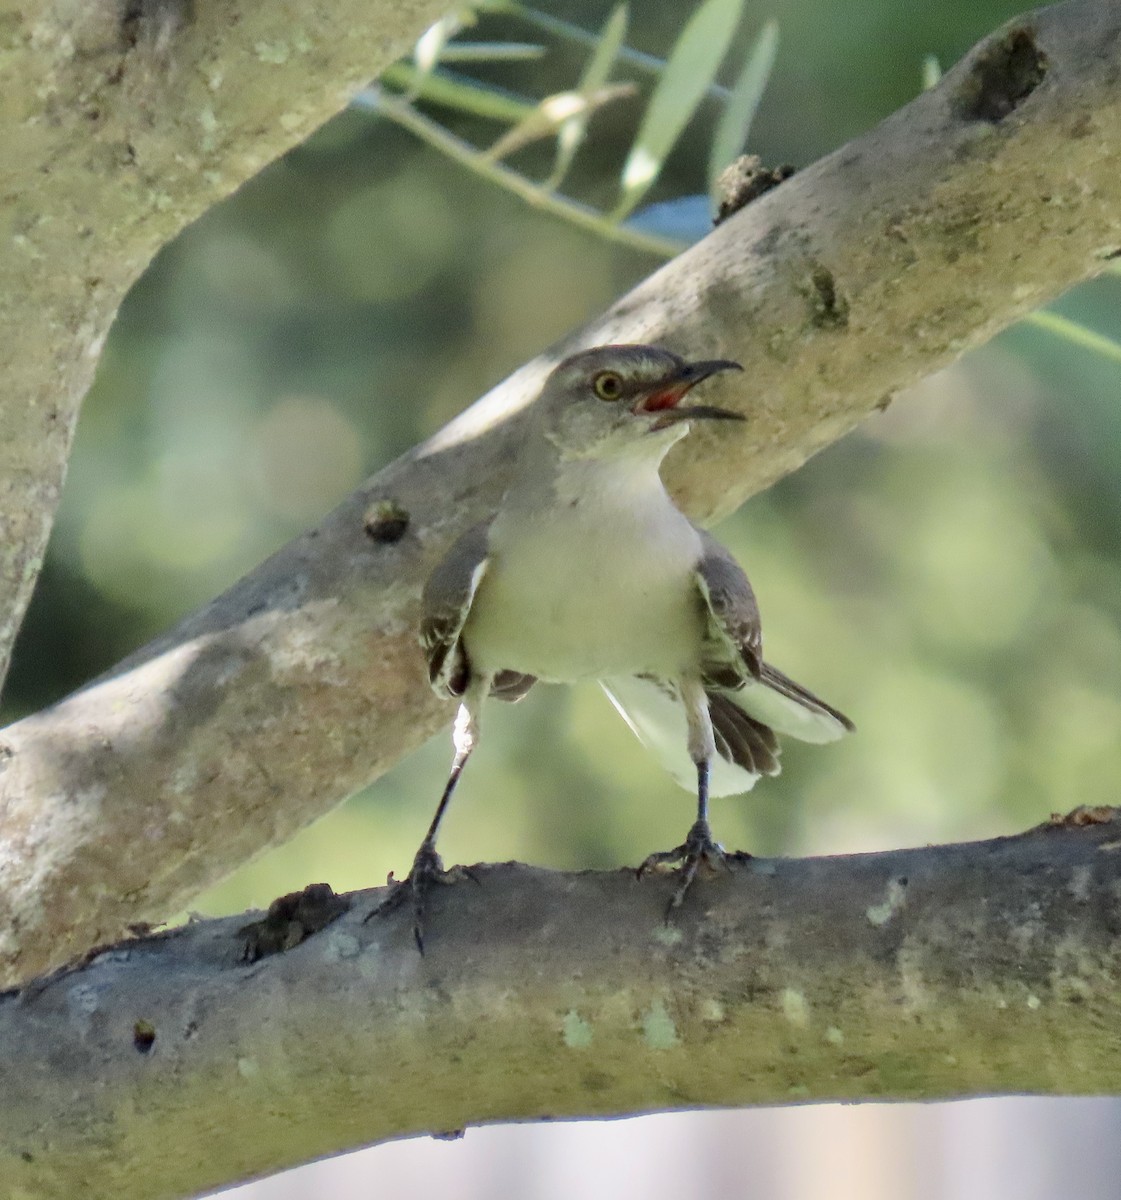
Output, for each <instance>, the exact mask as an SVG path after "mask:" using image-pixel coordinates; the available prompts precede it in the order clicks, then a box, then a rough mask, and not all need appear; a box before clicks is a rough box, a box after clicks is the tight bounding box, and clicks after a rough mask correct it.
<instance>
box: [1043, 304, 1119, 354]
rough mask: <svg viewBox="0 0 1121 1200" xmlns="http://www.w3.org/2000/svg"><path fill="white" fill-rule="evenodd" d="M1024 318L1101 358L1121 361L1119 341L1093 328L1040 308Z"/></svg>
mask: <svg viewBox="0 0 1121 1200" xmlns="http://www.w3.org/2000/svg"><path fill="white" fill-rule="evenodd" d="M1024 320H1025V321H1026V322H1027V323H1028V324H1030V325H1035V326H1036V327H1037V328H1039V329H1046V330H1047V332H1048V333H1052V334H1054V335H1055V336H1056V337H1060V338H1062V339H1063V341H1066V342H1072V343H1073V344H1074V345H1075V346H1079V347H1080V348H1081V349H1083V350H1092V351H1093V352H1094V353H1095V354H1100V355H1102V357H1103V358H1108V359H1112V360H1113V362H1121V342H1115V341H1114V340H1113V339H1112V338H1110V337H1106V335H1105V334H1104V333H1098V332H1097V330H1095V329H1089V328H1087V326H1085V325H1079V323H1078V322H1077V321H1072V320H1071V319H1070V318H1069V317H1061V316H1059V314H1058V313H1056V312H1051V311H1050V310H1048V309H1041V310H1040V311H1039V312H1033V313H1029V314H1028V316H1026V317H1025V318H1024Z"/></svg>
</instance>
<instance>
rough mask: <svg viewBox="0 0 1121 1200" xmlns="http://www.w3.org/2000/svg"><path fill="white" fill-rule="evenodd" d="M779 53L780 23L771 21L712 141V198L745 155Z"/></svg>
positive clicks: (751, 53)
mask: <svg viewBox="0 0 1121 1200" xmlns="http://www.w3.org/2000/svg"><path fill="white" fill-rule="evenodd" d="M777 53H778V22H777V21H768V22H767V23H766V24H765V25H764V26H763V28H762V29H761V30H760V31H759V36H758V37H757V38H756V39H755V42H754V44H753V45H752V47H751V49H750V51H748V55H747V60H746V61H745V62H744V64H743V69H742V70H741V71H740V74H739V78H738V79H737V80H736V82H735V84H734V86H733V87H732V94H731V95H730V96H729V97H728V103H727V104H726V105H725V106H724V112H723V114H722V115H721V117H720V122H719V124H718V125H717V126H716V133H715V135H714V136H713V139H712V152H711V154H710V155H709V160H708V190H709V195H714V194H715V189H716V177H717V176H718V175H719V174H720V172H721V171H723V170H724V168H725V167H726V166H728V164H729V163H731V162H732V161H733V160H734V159H735V158H736V157H737V155H740V154H742V153H743V149H744V145H745V144H746V142H747V134H748V131H749V130H750V129H751V123H752V121H754V120H755V113H756V110H757V109H758V108H759V101H760V100H761V99H762V98H763V90H764V88H766V86H767V80H768V79H770V77H771V70H772V68H773V67H774V65H775V55H776V54H777Z"/></svg>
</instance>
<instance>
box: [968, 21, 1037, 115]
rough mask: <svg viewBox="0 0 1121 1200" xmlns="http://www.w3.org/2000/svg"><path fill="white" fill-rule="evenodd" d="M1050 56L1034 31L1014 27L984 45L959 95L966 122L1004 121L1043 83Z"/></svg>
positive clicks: (1023, 27) (1022, 27)
mask: <svg viewBox="0 0 1121 1200" xmlns="http://www.w3.org/2000/svg"><path fill="white" fill-rule="evenodd" d="M1046 74H1047V56H1046V55H1045V54H1044V53H1043V51H1042V50H1040V48H1039V46H1038V45H1037V44H1036V40H1035V31H1034V30H1032V29H1029V28H1027V27H1025V26H1020V27H1019V28H1017V29H1012V30H1010V31H1009V32H1008V33H1006V34H1005V35H1004V36H1003V37H1002V38H997V39H995V40H994V41H992V42H990V43H989V44H988V45H986V46H984V47H983V48H982V49H981V50H980V52H979V53H978V54H977V57H976V58H975V59H974V60H973V64H972V67H971V69H970V71H969V74H968V75H967V76H966V77H965V80H964V82H963V83H962V85H961V89H960V91H959V92H958V95H957V103H956V106H955V107H956V108H957V111H958V113H959V114H960V115H961V116H962V117H964V118H965V119H966V120H967V121H991V122H993V123H994V124H995V123H996V122H997V121H1003V120H1004V118H1005V117H1007V116H1008V114H1009V113H1010V112H1012V111H1013V109H1015V108H1018V107H1019V106H1020V105H1021V104H1023V102H1024V101H1025V100H1026V99H1027V98H1028V96H1030V95H1031V94H1032V92H1034V91H1035V89H1036V88H1037V87H1038V86H1039V85H1040V83H1042V82H1043V77H1044V76H1045V75H1046Z"/></svg>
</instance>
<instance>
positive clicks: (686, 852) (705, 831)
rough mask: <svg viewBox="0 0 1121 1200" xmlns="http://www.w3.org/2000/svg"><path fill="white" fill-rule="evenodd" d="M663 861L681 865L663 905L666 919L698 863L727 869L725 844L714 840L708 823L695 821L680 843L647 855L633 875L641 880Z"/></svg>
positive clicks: (678, 901) (682, 898) (692, 877)
mask: <svg viewBox="0 0 1121 1200" xmlns="http://www.w3.org/2000/svg"><path fill="white" fill-rule="evenodd" d="M665 863H680V864H681V874H680V878H679V880H678V883H677V887H676V888H675V889H674V892H673V895H672V896H671V897H670V899H669V903H668V904H667V905H666V920H667V921H668V920H669V919H670V917H671V916H672V915H673V910H674V909H675V908H680V907H681V902H682V901H683V900H684V899H685V893H686V892H688V890H689V888H690V887H691V886H692V884H693V880H694V879H696V878H697V872H698V871H699V870H700V867H701V864H702V863H704V864H705V866H707V867H710V868H716V867H720V868H722V869H723V870H725V871H726V870H728V855H727V854H726V853H725V851H724V847H723V846H721V845H720V843H719V842H717V841H715V840H714V839H713V836H712V830H711V829H710V828H709V825H708V822H707V821H696V822H694V824H693V827H692V828H691V829H690V830H689V832H688V833H687V834H686V835H685V841H683V842H682V843H681V845H680V846H675V847H674V849H672V850H659V851H656V852H655V853H654V854H650V855H647V857H646V859H645V860H644V861H643V863H642V865H641V866H640V867H639V868H638V871H637V872H636V874H637V875H638V878H639V879H641V878H642V877H643V876H644V875H645V874H646V873H647V872H648V871H650V870H652V869H653V868H654V867H657V866H661V865H663V864H665Z"/></svg>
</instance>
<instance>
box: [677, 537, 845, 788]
mask: <svg viewBox="0 0 1121 1200" xmlns="http://www.w3.org/2000/svg"><path fill="white" fill-rule="evenodd" d="M698 532H700V534H701V538H702V540H703V543H704V549H703V551H702V556H701V560H700V562H699V563H698V564H697V588H698V590H699V591H700V594H701V597H702V600H703V601H704V603H705V605H706V606H707V613H708V626H707V628H706V630H705V640H704V648H705V657H704V660H703V662H702V664H701V679H702V682H703V683H704V684H705V687H706V689H712V690H711V691H710V692H709V705H710V709H711V708H712V706H713V697H714V693H715V692H716V691H719V692H722V693H724V695H725V696H726V697H727V698H728V699H729V700H731V701H732V702H733V703H734V704H735V705H736V707H738V708H740V709H742V710H743V712H744V713H746V714H747V715H748V717H750V718H751V719H752V721H753V723H754V724H755V725H757V726H760V727H762V728H766V729H767V731H768V732H770V730H771V729H774V730H777V731H778V732H779V733H785V734H788V735H789V736H791V737H796V738H798V739H800V740H801V741H806V742H829V741H833V740H834V739H835V738H838V737H840V736H841V735H842V734H844V733H848V732H851V731H852V729H853V728H854V726H853V723H852V722H851V721H850V720H849V719H848V717H846V716H845V714H844V713H842V712H839V711H838V710H837V709H835V708H834V707H833V706H832V705H830V704H826V702H825V701H824V700H822V699H820V698H819V697H818V696H815V695H814V694H813V692H811V691H810V690H809V689H808V688H804V687H802V685H801V684H800V683H795V681H794V680H793V679H791V678H790V677H789V676H787V675H784V674H783V673H782V672H781V671H780V670H778V669H777V668H776V667H772V666H771V665H770V664H769V663H765V662H764V661H763V636H762V631H761V628H760V622H759V608H758V606H757V605H756V603H755V593H754V592H753V591H752V590H751V584H750V583H748V581H747V576H746V575H745V574H744V573H743V569H742V568H741V567H740V565H739V563H737V562H736V560H735V559H734V558H733V557H732V556H731V554H729V553H728V551H727V550H725V549H724V547H723V546H721V544H720V543H719V542H718V541H717V540H716V539H715V538H714V537H712V536H711V535H710V534H708V533H706V532H705V531H704V530H699V531H698ZM731 715H732V716H734V714H731ZM767 748H768V749H769V750H771V751H772V752H773V751H774V750H775V749H776V747H775V746H774V745H769V746H768V747H767ZM756 757H757V758H758V757H759V756H756ZM734 761H739V759H738V758H736V759H734ZM763 769H764V770H766V767H764V768H763Z"/></svg>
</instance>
